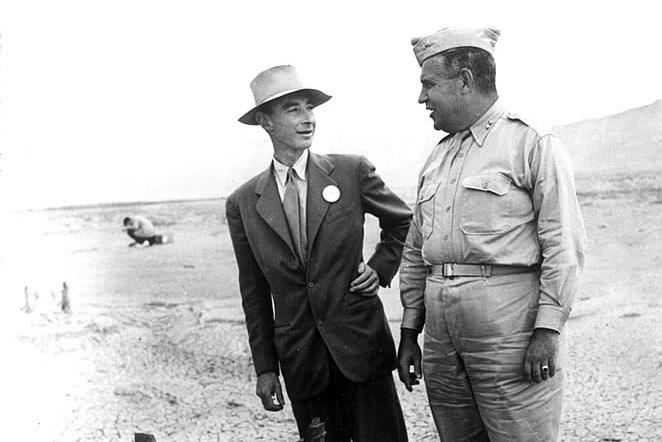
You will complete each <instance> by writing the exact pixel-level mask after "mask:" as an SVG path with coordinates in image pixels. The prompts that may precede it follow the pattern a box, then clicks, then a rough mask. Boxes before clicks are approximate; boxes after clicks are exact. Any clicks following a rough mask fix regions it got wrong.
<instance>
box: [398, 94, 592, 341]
mask: <svg viewBox="0 0 662 442" xmlns="http://www.w3.org/2000/svg"><path fill="white" fill-rule="evenodd" d="M418 189H419V190H418V195H417V202H416V208H415V210H414V220H413V222H412V224H411V227H410V230H409V234H408V237H407V242H406V244H405V248H404V252H403V256H402V263H401V267H400V290H401V298H402V304H403V307H404V314H403V319H402V327H403V328H412V329H416V330H418V331H420V330H422V328H423V323H424V321H425V304H424V297H423V293H424V289H425V277H426V266H427V265H431V264H442V263H462V264H499V265H512V266H532V265H536V264H540V266H541V272H540V300H539V303H538V315H537V319H536V324H535V328H549V329H553V330H556V331H560V329H561V328H562V327H563V324H564V323H565V321H566V320H567V318H568V316H569V314H570V309H571V305H572V301H573V297H574V294H575V292H576V290H577V287H578V280H579V275H580V272H581V269H582V267H583V264H584V249H585V241H586V240H585V232H584V224H583V221H582V217H581V213H580V210H579V204H578V202H577V197H576V193H575V184H574V177H573V172H572V168H571V165H570V162H569V160H568V158H567V157H566V154H565V152H564V150H563V147H562V146H561V143H560V141H559V140H558V139H557V138H556V137H555V136H554V135H553V134H552V133H551V132H549V131H541V130H537V129H536V128H533V127H531V126H529V125H528V124H527V123H526V122H525V121H524V120H522V119H521V118H520V117H519V116H518V115H516V114H513V113H508V112H506V111H505V110H504V108H503V107H502V105H501V103H500V101H498V100H497V102H495V103H494V105H493V106H492V107H491V108H490V109H488V110H487V112H485V113H484V114H483V115H482V116H481V117H480V118H479V119H478V121H476V122H475V123H474V124H473V125H472V126H471V127H470V128H469V129H467V130H465V131H463V132H459V133H456V134H450V135H448V136H447V137H445V138H443V139H442V140H441V141H440V142H439V144H438V145H437V146H436V147H435V149H434V150H433V152H432V154H431V155H430V157H429V158H428V160H427V161H426V163H425V166H424V167H423V169H422V171H421V174H420V177H419V187H418Z"/></svg>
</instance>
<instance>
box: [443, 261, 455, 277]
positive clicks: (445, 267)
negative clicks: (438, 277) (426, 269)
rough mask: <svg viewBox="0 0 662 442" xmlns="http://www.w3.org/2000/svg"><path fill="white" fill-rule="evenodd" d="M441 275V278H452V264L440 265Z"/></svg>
mask: <svg viewBox="0 0 662 442" xmlns="http://www.w3.org/2000/svg"><path fill="white" fill-rule="evenodd" d="M441 274H442V276H445V277H447V278H448V277H451V276H453V264H452V263H444V264H442V268H441Z"/></svg>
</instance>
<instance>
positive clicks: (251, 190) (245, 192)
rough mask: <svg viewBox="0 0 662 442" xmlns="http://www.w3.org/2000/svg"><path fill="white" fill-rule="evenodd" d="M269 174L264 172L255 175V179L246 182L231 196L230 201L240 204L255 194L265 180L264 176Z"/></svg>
mask: <svg viewBox="0 0 662 442" xmlns="http://www.w3.org/2000/svg"><path fill="white" fill-rule="evenodd" d="M265 173H267V171H262V172H260V173H258V174H257V175H255V176H254V177H253V178H251V179H249V180H248V181H246V182H244V183H243V184H242V185H240V186H239V187H237V188H236V189H235V190H234V191H233V192H232V193H231V194H230V195H229V196H228V201H235V202H238V201H240V200H242V199H244V198H246V197H247V196H250V195H253V194H255V189H256V188H257V185H258V183H259V182H260V180H261V179H263V176H264V174H265Z"/></svg>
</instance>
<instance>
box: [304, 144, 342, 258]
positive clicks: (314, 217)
mask: <svg viewBox="0 0 662 442" xmlns="http://www.w3.org/2000/svg"><path fill="white" fill-rule="evenodd" d="M333 168H334V166H333V164H332V163H331V162H330V161H329V160H328V159H326V158H325V157H324V156H321V155H317V154H314V153H312V152H311V153H310V157H309V158H308V197H307V200H306V218H307V224H308V226H307V232H308V256H310V252H311V250H312V246H313V243H314V242H315V236H316V235H317V231H318V230H319V227H320V224H322V220H323V219H324V215H326V211H327V209H328V208H329V203H328V202H326V201H324V198H322V190H323V189H324V188H325V187H326V186H331V185H333V186H335V185H337V184H336V182H335V181H334V180H332V179H331V177H330V176H329V174H330V173H331V171H332V170H333Z"/></svg>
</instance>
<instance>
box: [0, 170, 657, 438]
mask: <svg viewBox="0 0 662 442" xmlns="http://www.w3.org/2000/svg"><path fill="white" fill-rule="evenodd" d="M647 179H648V182H646V181H645V180H642V179H637V178H636V177H635V178H632V177H625V178H624V179H609V180H605V181H600V182H598V183H597V185H593V188H592V189H593V190H590V191H584V193H583V194H580V195H579V197H580V203H581V205H582V210H583V213H584V216H585V222H586V226H587V231H588V234H589V256H588V257H587V266H586V269H585V274H584V277H583V282H582V287H581V290H580V292H579V293H578V295H577V298H576V301H575V305H574V310H573V315H572V316H571V318H570V320H569V321H568V323H567V325H566V334H567V338H568V349H569V358H568V359H567V362H566V363H565V369H566V374H567V383H566V390H565V396H564V411H563V416H562V422H561V430H560V440H561V441H570V442H574V441H578V442H585V441H589V442H593V441H594V442H617V441H660V440H662V376H661V374H660V373H662V327H661V326H660V325H661V324H660V322H661V320H660V318H661V317H662V302H661V298H660V296H661V294H660V287H661V286H662V272H660V270H661V269H662V253H661V252H660V250H662V225H661V224H660V222H659V210H660V207H662V190H661V187H662V186H661V185H660V184H659V182H658V181H659V179H658V178H657V177H656V176H649V177H648V178H647ZM590 186H591V183H588V184H587V183H580V185H579V186H578V188H579V189H591V187H590ZM126 210H127V208H125V207H121V208H117V207H115V208H113V207H110V208H104V207H100V208H99V207H98V208H93V209H73V210H62V211H59V212H57V211H49V212H43V213H39V212H35V213H30V214H29V215H30V216H31V217H42V219H41V220H40V221H41V222H40V223H38V225H40V226H42V227H43V228H44V230H43V231H44V232H45V233H44V234H43V235H41V236H35V235H32V236H30V235H23V236H21V235H15V234H13V233H12V236H15V237H16V238H17V241H18V240H20V242H19V243H18V244H17V247H16V248H15V249H12V250H14V251H15V252H16V254H15V255H16V256H13V257H12V256H11V255H9V254H5V251H6V250H7V249H6V248H3V255H1V256H0V293H2V295H3V299H4V300H5V306H4V307H3V308H2V309H0V329H1V330H2V333H0V339H1V341H0V344H2V345H1V346H0V348H2V349H3V363H2V364H0V391H2V392H3V394H2V395H0V403H2V406H3V410H2V416H3V418H6V419H3V420H4V422H3V425H0V440H21V441H40V442H41V441H48V442H60V441H64V442H76V441H100V442H103V441H126V442H129V441H132V440H133V435H134V433H136V432H142V433H152V434H154V435H155V436H156V440H157V441H158V442H167V441H172V442H186V441H231V442H234V441H292V442H294V441H296V440H297V434H296V425H295V422H294V419H293V417H292V414H291V411H290V408H289V406H286V408H285V410H283V411H282V412H280V413H268V412H265V411H263V409H262V407H261V405H260V403H259V400H258V398H257V397H256V396H255V394H254V388H255V387H254V381H255V379H254V374H253V367H252V366H251V361H250V356H249V352H248V347H247V335H246V330H245V326H244V323H243V314H242V311H241V307H240V304H239V295H238V288H237V282H236V264H235V262H234V257H233V255H232V249H231V246H230V243H229V235H228V234H227V229H226V227H225V225H224V222H223V216H222V210H223V203H222V202H220V201H211V202H209V201H206V202H190V203H167V204H161V205H150V206H145V207H132V208H131V210H132V211H134V212H141V213H145V214H147V215H148V216H150V217H151V218H153V219H157V220H160V226H161V228H162V229H166V228H167V229H169V230H172V231H176V241H175V243H174V244H170V245H167V246H162V247H150V248H148V249H144V250H136V249H132V248H128V247H126V244H127V239H126V238H125V237H123V236H121V235H120V233H118V231H117V227H116V226H118V225H120V222H121V219H122V216H123V215H124V213H125V212H126ZM25 222H26V220H25V219H22V220H20V223H19V225H25ZM10 232H15V231H14V230H10V229H8V230H6V231H5V232H4V233H10ZM2 233H3V232H0V235H2ZM12 236H8V237H7V238H1V239H2V244H3V246H4V245H6V244H10V245H11V240H12ZM33 237H35V238H36V244H33V245H31V244H26V239H28V240H29V239H30V238H33ZM377 238H378V229H377V226H376V223H375V222H374V221H370V222H369V223H368V224H367V226H366V247H365V252H364V254H365V255H366V256H368V255H369V254H370V252H371V250H372V248H373V244H374V242H375V241H376V240H377ZM33 246H34V247H35V248H32V247H33ZM35 250H37V251H39V253H34V251H35ZM45 250H51V251H54V252H53V254H52V255H51V256H50V257H48V258H47V259H46V258H45V256H46V255H45ZM18 252H26V253H23V255H21V254H20V253H18ZM21 256H22V257H23V260H22V261H21V262H22V263H23V265H22V266H19V265H15V264H17V263H18V262H19V261H16V260H14V259H13V258H21ZM21 269H23V270H25V269H27V270H29V271H30V272H32V273H31V274H34V273H37V274H39V275H42V276H43V275H45V274H47V273H50V274H55V275H56V276H57V277H58V278H59V277H60V276H61V275H66V278H64V277H63V279H66V281H67V283H68V284H69V286H70V287H71V299H72V313H70V314H63V313H61V312H58V311H57V309H55V308H52V306H51V308H41V309H40V308H37V309H35V311H33V312H32V313H29V314H28V313H24V312H23V311H21V304H22V303H23V286H22V285H17V286H12V285H11V284H10V283H9V281H10V280H11V279H12V278H13V279H16V278H17V277H18V275H19V274H20V271H19V270H21ZM47 270H48V272H47ZM59 280H60V281H61V280H62V279H59ZM60 284H61V283H60ZM380 297H381V299H382V301H383V303H384V306H385V310H386V313H387V316H388V318H389V320H390V324H391V327H392V329H393V331H394V336H396V337H397V336H398V334H397V333H396V332H397V328H398V327H399V320H400V318H401V314H402V312H401V307H400V305H399V300H398V287H397V281H396V283H395V284H394V285H393V287H392V288H391V289H387V290H382V291H381V292H380ZM48 299H49V298H48V295H46V296H44V295H43V293H42V296H41V301H45V300H48ZM14 301H15V302H14ZM396 384H397V385H398V392H399V394H400V399H401V403H402V407H403V411H404V414H405V420H406V423H407V427H408V433H409V437H410V440H411V441H413V442H418V441H433V440H438V438H437V436H436V432H435V430H434V426H433V423H432V419H431V417H430V414H429V412H428V408H427V401H426V398H425V391H424V387H423V386H419V387H418V388H417V389H416V390H415V392H414V393H413V394H412V393H407V392H406V391H404V389H403V388H402V387H400V383H399V382H396Z"/></svg>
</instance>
